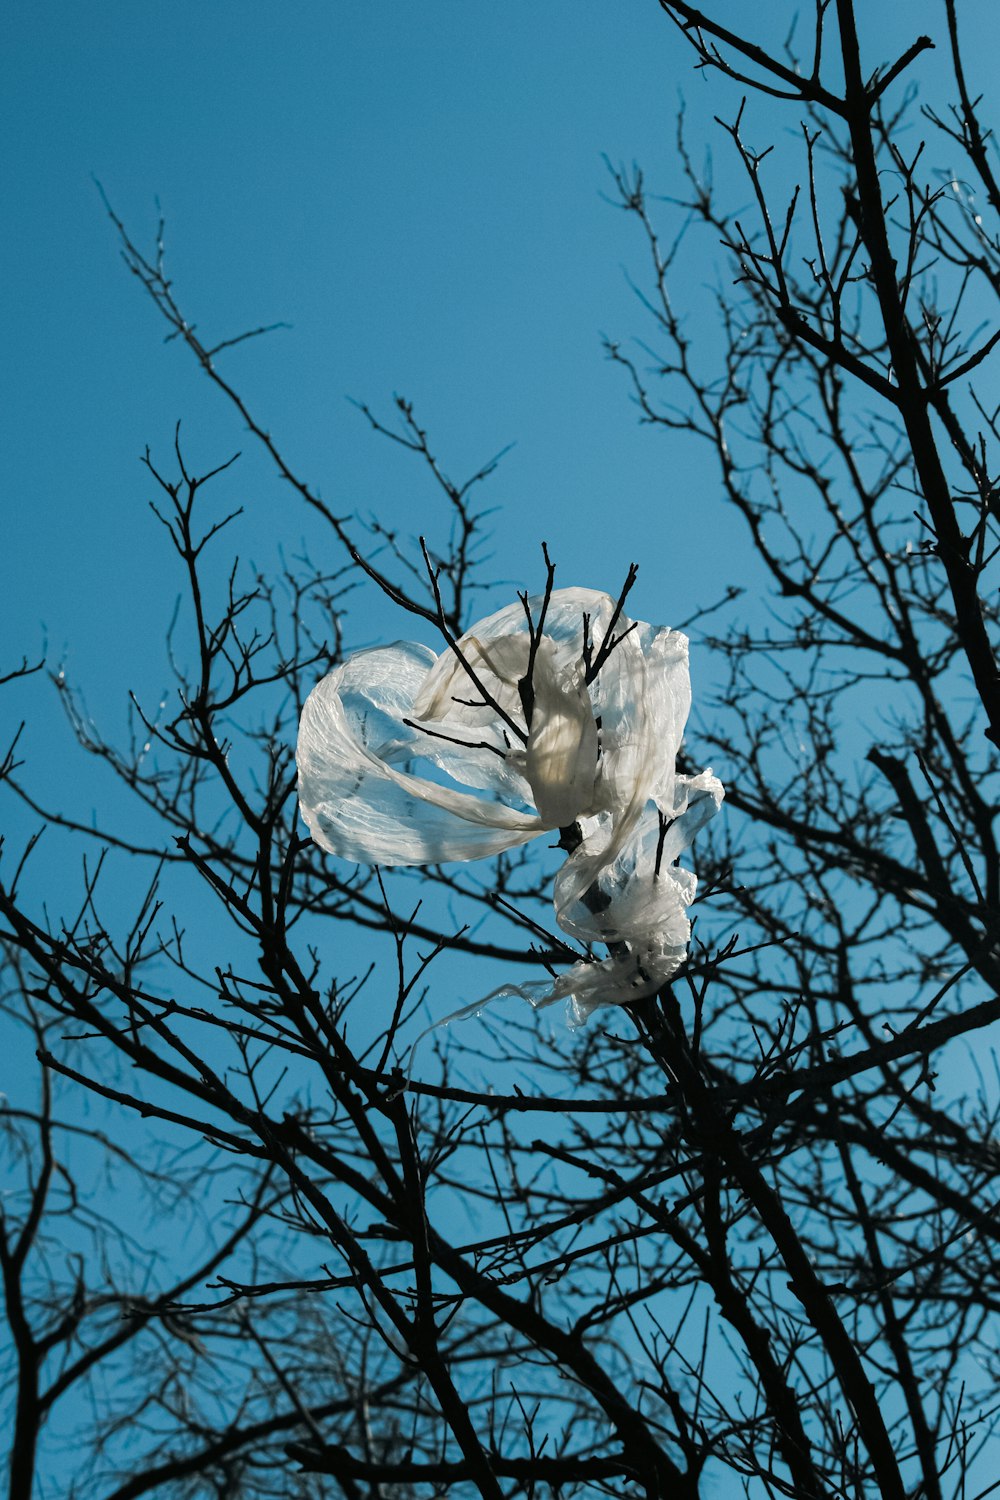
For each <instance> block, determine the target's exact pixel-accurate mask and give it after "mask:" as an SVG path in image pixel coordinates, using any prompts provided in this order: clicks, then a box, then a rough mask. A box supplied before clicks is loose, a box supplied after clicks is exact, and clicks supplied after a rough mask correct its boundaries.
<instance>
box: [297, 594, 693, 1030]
mask: <svg viewBox="0 0 1000 1500" xmlns="http://www.w3.org/2000/svg"><path fill="white" fill-rule="evenodd" d="M543 607H544V624H543V629H542V631H541V632H539V631H538V630H537V628H536V627H537V622H538V621H539V620H540V619H541V618H542V617H543ZM527 608H528V613H526V611H525V607H524V605H523V604H522V603H521V602H520V601H519V602H518V603H517V604H515V605H509V606H507V607H506V608H505V609H502V610H500V611H498V612H497V613H496V614H494V615H490V616H489V617H488V618H487V619H485V620H482V621H480V622H479V624H477V625H475V626H474V627H473V628H472V629H471V630H470V631H468V632H467V633H466V634H465V635H464V636H462V637H461V639H460V640H459V641H458V642H457V643H456V644H455V646H454V647H450V648H449V649H448V650H447V651H445V652H443V653H442V654H441V655H440V656H435V654H434V653H433V652H432V651H430V650H428V649H427V648H426V647H424V646H419V645H414V644H412V643H397V644H396V645H393V646H386V647H378V648H375V649H372V650H369V651H362V652H358V653H357V654H356V655H355V656H352V657H351V658H350V659H349V660H348V661H346V662H345V663H343V665H342V666H340V667H338V668H336V670H335V671H333V672H331V673H330V674H329V676H327V677H325V678H324V679H323V681H322V682H320V683H319V684H318V685H317V687H315V688H314V689H313V691H312V693H310V695H309V698H308V699H307V701H306V704H305V706H304V708H303V712H302V719H301V723H300V726H299V740H298V749H297V760H298V768H299V804H300V808H301V812H302V816H303V818H304V819H305V822H306V824H307V825H308V827H309V830H310V833H311V834H312V837H313V838H314V839H315V841H316V842H317V843H318V844H319V845H320V846H321V847H322V848H324V849H326V850H328V851H329V852H330V853H332V854H337V855H340V856H341V857H342V858H344V859H349V860H354V861H357V862H359V863H369V864H386V865H422V864H438V863H443V862H445V861H448V860H470V859H481V858H484V857H488V856H490V855H495V854H498V853H500V852H501V851H502V850H504V849H510V848H513V847H514V846H515V845H517V844H522V843H525V842H527V840H529V839H531V838H534V837H535V836H536V835H537V834H539V833H542V832H544V831H546V830H551V829H556V828H559V829H571V828H574V826H575V827H576V829H578V839H579V841H578V843H577V847H576V848H575V849H574V850H573V852H572V853H571V854H570V856H569V858H568V859H567V860H566V863H565V864H564V865H563V867H562V869H561V870H560V871H559V873H558V874H557V876H556V883H555V907H556V918H557V920H558V922H559V925H560V927H561V928H562V929H563V930H564V931H565V932H567V933H568V934H570V935H571V936H573V937H576V938H579V939H580V940H582V941H584V942H586V943H592V942H601V943H605V944H607V945H608V947H609V949H610V953H609V957H608V958H606V959H604V960H601V961H600V962H596V961H595V962H588V961H581V962H580V963H578V964H576V965H574V966H573V967H572V968H571V969H570V970H569V972H568V973H567V974H564V975H561V976H560V977H559V978H558V979H556V980H555V981H554V982H553V983H552V984H550V985H542V986H541V987H539V986H537V985H532V986H527V987H525V986H520V987H519V986H511V987H510V988H511V990H513V991H516V992H518V993H523V994H525V995H526V997H527V998H530V999H531V1000H532V1002H533V1003H535V1004H546V1003H551V1002H552V1001H554V1000H558V999H560V998H563V997H570V998H572V1000H573V1002H574V1004H573V1012H574V1014H575V1015H576V1017H577V1019H584V1018H585V1017H586V1015H588V1014H589V1013H590V1011H591V1010H593V1009H594V1008H595V1006H597V1005H601V1004H620V1003H622V1001H624V1000H629V999H635V998H637V997H638V996H639V995H643V994H650V993H653V992H654V991H655V990H656V989H658V988H659V987H660V985H662V984H663V983H664V982H665V980H666V979H668V978H669V977H670V975H671V974H672V973H673V972H674V971H675V970H676V968H677V967H678V965H679V964H680V963H681V961H682V960H683V957H684V954H685V953H686V951H687V943H688V937H689V933H690V925H689V923H688V920H687V907H688V905H689V904H690V902H691V900H692V899H693V896H694V890H695V884H696V882H695V877H694V876H693V875H692V874H691V873H690V872H689V871H686V870H681V869H678V868H677V867H676V864H675V861H676V860H677V858H678V856H679V855H680V853H681V852H682V851H683V850H684V849H685V848H686V847H687V845H688V844H689V843H690V842H691V839H692V837H693V836H694V834H695V832H697V829H698V828H700V827H701V826H702V824H703V823H704V822H706V821H707V820H708V818H709V817H711V816H712V815H713V814H714V813H715V812H716V811H717V809H718V807H719V805H720V803H721V801H722V796H723V791H722V786H721V784H720V783H719V781H718V780H717V778H716V777H714V776H713V775H712V773H711V771H705V772H702V773H701V774H700V775H699V776H696V777H686V776H682V775H679V774H678V772H677V769H676V759H677V752H678V750H679V748H680V742H681V736H682V733H683V729H684V724H685V721H686V719H687V715H688V711H689V709H690V704H691V688H690V677H689V673H688V642H687V638H686V637H685V636H683V635H681V634H680V633H679V632H678V631H674V630H669V629H666V628H665V627H655V626H652V625H647V624H644V623H642V622H641V621H639V622H633V621H631V620H629V619H627V618H626V617H625V616H624V615H621V614H619V615H618V618H617V620H616V619H615V609H616V606H615V601H614V600H613V599H612V598H611V597H610V595H608V594H603V593H598V592H596V591H594V590H591V589H581V588H567V589H557V590H555V591H553V592H552V594H551V595H550V597H549V599H548V603H547V605H545V601H544V600H543V599H542V598H535V599H530V600H528V601H527ZM529 614H530V619H531V622H532V623H531V625H530V626H529ZM609 631H613V633H612V634H611V635H610V636H609ZM529 991H530V993H529Z"/></svg>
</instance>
